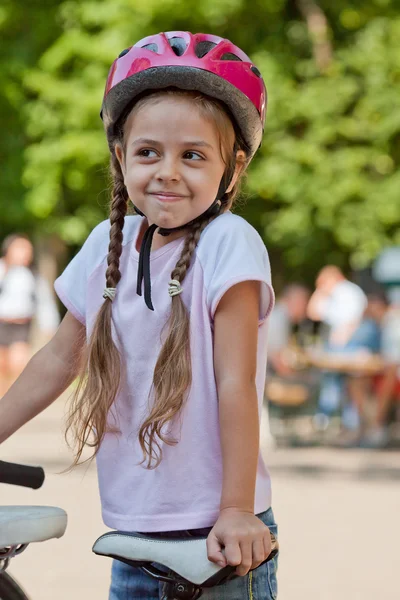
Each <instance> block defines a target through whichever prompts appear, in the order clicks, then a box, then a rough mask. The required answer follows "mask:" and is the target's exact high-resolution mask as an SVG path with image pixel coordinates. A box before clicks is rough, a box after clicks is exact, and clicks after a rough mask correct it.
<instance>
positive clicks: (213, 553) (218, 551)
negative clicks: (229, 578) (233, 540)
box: [207, 531, 227, 567]
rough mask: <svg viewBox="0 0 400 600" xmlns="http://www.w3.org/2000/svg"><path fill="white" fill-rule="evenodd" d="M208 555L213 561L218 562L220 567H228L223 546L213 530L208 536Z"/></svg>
mask: <svg viewBox="0 0 400 600" xmlns="http://www.w3.org/2000/svg"><path fill="white" fill-rule="evenodd" d="M207 556H208V560H210V561H211V562H213V563H216V564H217V565H219V566H220V567H226V565H227V562H226V559H225V556H224V555H223V553H222V546H221V544H220V543H219V541H218V538H217V536H216V535H215V534H214V533H213V532H212V531H211V533H210V534H209V536H208V538H207Z"/></svg>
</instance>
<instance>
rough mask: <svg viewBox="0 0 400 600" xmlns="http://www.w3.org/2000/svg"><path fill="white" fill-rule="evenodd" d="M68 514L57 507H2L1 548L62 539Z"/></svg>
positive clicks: (0, 524)
mask: <svg viewBox="0 0 400 600" xmlns="http://www.w3.org/2000/svg"><path fill="white" fill-rule="evenodd" d="M66 527H67V513H66V512H65V511H64V510H62V508H57V507H55V506H0V548H6V547H7V546H17V545H19V544H30V543H31V542H44V541H45V540H50V539H52V538H60V537H61V536H63V535H64V532H65V529H66Z"/></svg>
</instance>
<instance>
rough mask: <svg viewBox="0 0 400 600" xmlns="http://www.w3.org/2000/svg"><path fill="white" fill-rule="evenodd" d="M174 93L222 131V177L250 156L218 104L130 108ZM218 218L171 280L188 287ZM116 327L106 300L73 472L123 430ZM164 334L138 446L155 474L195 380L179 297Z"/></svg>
mask: <svg viewBox="0 0 400 600" xmlns="http://www.w3.org/2000/svg"><path fill="white" fill-rule="evenodd" d="M171 94H174V95H179V96H183V97H189V98H191V99H192V100H193V101H194V103H195V105H196V106H197V108H198V110H199V111H200V114H201V115H202V116H203V117H205V118H207V119H212V120H213V122H214V123H215V125H216V127H217V130H218V133H219V138H220V151H221V156H222V157H223V160H224V162H225V165H226V170H225V172H227V171H229V170H231V169H232V167H233V166H236V163H237V158H236V151H237V150H238V149H243V150H245V151H246V147H245V144H244V142H243V140H242V139H241V136H240V133H239V132H238V131H234V130H233V124H232V120H231V118H230V117H229V116H228V114H227V112H226V109H225V107H224V106H223V105H222V104H221V103H220V102H218V101H216V100H214V99H211V98H208V97H206V96H203V95H201V94H199V93H197V92H185V91H181V90H179V91H178V90H162V91H159V92H153V93H151V94H149V95H147V96H145V97H143V98H141V99H140V100H139V101H138V102H137V103H136V104H135V105H134V107H133V109H132V108H131V110H133V111H136V110H139V108H141V107H142V106H143V105H144V104H146V103H148V102H157V101H159V100H160V98H162V97H165V95H171ZM129 112H130V111H129V110H127V111H126V112H125V114H124V116H123V117H122V118H121V120H120V123H119V126H118V128H117V130H118V131H119V133H118V134H117V137H116V139H115V143H114V146H113V149H112V151H111V173H112V178H113V191H112V201H111V212H110V222H111V228H110V244H109V251H108V257H107V263H108V268H107V271H106V286H107V287H113V288H115V287H117V285H118V282H119V281H120V279H121V272H120V270H119V261H120V256H121V253H122V239H123V234H122V230H123V227H124V219H125V216H126V213H127V208H128V202H129V198H128V192H127V190H126V187H125V184H124V180H123V174H122V171H121V167H120V164H119V162H118V160H117V158H116V155H115V146H116V144H120V145H121V146H122V147H123V148H125V144H124V133H123V128H124V123H125V122H126V119H127V117H128V114H129ZM241 167H242V169H241V173H240V175H239V177H238V180H237V182H236V183H235V186H234V187H233V189H232V190H231V191H230V192H229V193H226V194H225V195H224V196H223V198H222V200H221V206H220V210H219V213H218V215H219V214H222V213H224V212H225V211H227V210H229V209H230V208H231V206H232V204H233V201H234V199H235V197H236V195H237V193H238V187H239V185H238V184H239V180H240V176H241V175H242V174H243V171H244V169H245V167H246V161H245V160H244V161H243V164H242V165H241ZM218 215H216V216H213V217H211V218H207V219H205V220H204V221H201V222H198V223H196V224H194V225H192V226H191V228H190V229H189V231H188V233H187V234H186V239H185V243H184V246H183V250H182V253H181V256H180V258H179V260H178V262H177V264H176V265H175V268H174V270H173V271H172V273H171V279H176V280H178V281H179V282H180V283H182V282H183V281H184V279H185V277H186V274H187V272H188V270H189V267H190V264H191V260H192V256H193V253H194V251H195V249H196V246H197V244H198V242H199V240H200V236H201V234H202V232H203V230H204V229H205V228H206V227H207V225H208V224H209V223H210V222H211V221H212V220H213V219H215V218H217V217H218ZM111 323H112V302H111V301H110V300H109V299H108V298H107V299H105V300H104V303H103V305H102V306H101V308H100V310H99V313H98V315H97V318H96V321H95V324H94V327H93V331H92V334H91V337H90V340H89V343H88V347H87V351H86V358H85V361H84V364H83V367H82V373H81V378H80V382H79V384H78V387H77V389H76V391H75V393H74V396H73V400H72V403H71V408H70V411H69V416H68V420H67V431H66V436H68V433H69V432H72V434H73V441H74V443H75V445H76V454H75V458H74V462H73V466H75V465H76V464H78V463H79V462H80V459H81V456H82V452H83V449H84V447H85V446H86V445H88V446H89V447H91V448H93V449H94V451H93V454H92V456H91V457H90V458H93V457H94V456H95V455H96V454H97V452H98V450H99V447H100V444H101V442H102V440H103V438H104V435H105V434H106V433H107V432H110V431H114V432H117V431H118V429H117V427H116V426H111V425H110V423H109V421H110V419H109V418H108V417H109V413H110V410H111V409H112V405H113V402H114V400H115V397H116V395H117V393H118V390H119V387H120V384H121V380H122V377H123V375H122V364H121V356H120V352H119V349H118V348H117V345H116V343H115V340H114V338H113V335H112V330H111ZM164 331H165V335H166V337H165V342H164V344H163V346H162V348H161V351H160V354H159V356H158V360H157V363H156V366H155V369H154V374H153V392H154V401H153V402H152V405H151V406H150V409H149V414H148V416H147V417H146V418H145V420H144V422H143V423H142V425H141V427H140V430H139V443H140V446H141V449H142V451H143V464H145V466H146V468H155V467H157V466H158V465H159V463H160V461H161V459H162V448H161V442H163V443H166V444H168V445H173V444H175V443H177V440H175V439H172V438H171V437H170V436H168V435H167V434H166V433H165V426H166V425H167V423H168V422H170V421H171V420H172V419H174V418H175V417H177V416H179V414H180V413H181V410H182V407H183V405H184V402H185V400H186V397H187V393H188V390H189V388H190V385H191V381H192V368H191V360H190V321H189V315H188V311H187V309H186V307H185V305H184V303H183V301H182V298H181V296H180V295H177V296H174V297H172V299H171V313H170V316H169V319H168V321H167V323H166V327H165V330H164ZM90 458H89V459H87V460H90Z"/></svg>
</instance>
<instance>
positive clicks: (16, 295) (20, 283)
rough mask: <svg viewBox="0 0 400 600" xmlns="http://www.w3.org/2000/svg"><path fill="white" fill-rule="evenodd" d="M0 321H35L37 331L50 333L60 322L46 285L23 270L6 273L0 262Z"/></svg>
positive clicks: (17, 268)
mask: <svg viewBox="0 0 400 600" xmlns="http://www.w3.org/2000/svg"><path fill="white" fill-rule="evenodd" d="M0 289H1V291H0V320H3V321H13V320H19V319H26V320H30V319H33V318H36V319H37V322H38V326H39V329H41V330H44V331H54V330H55V329H56V328H57V327H58V325H59V322H60V318H59V314H58V310H57V306H56V303H55V299H54V294H53V292H52V290H51V288H50V286H49V285H48V283H47V281H46V280H45V279H44V278H43V277H41V276H40V275H36V276H35V275H34V274H33V273H32V271H31V270H30V269H28V268H27V267H23V266H15V267H11V268H10V269H8V270H7V271H6V267H5V264H4V261H3V260H0Z"/></svg>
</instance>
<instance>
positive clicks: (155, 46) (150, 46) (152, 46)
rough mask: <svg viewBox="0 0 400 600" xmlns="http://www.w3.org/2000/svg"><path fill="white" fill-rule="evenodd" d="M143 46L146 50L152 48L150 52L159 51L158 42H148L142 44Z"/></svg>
mask: <svg viewBox="0 0 400 600" xmlns="http://www.w3.org/2000/svg"><path fill="white" fill-rule="evenodd" d="M142 48H144V49H145V50H150V52H158V46H157V44H146V45H145V46H142Z"/></svg>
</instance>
